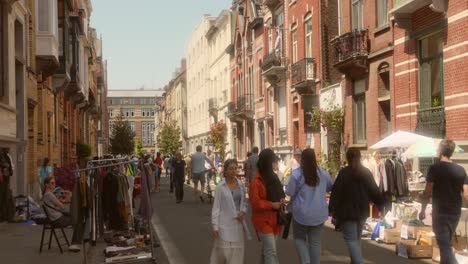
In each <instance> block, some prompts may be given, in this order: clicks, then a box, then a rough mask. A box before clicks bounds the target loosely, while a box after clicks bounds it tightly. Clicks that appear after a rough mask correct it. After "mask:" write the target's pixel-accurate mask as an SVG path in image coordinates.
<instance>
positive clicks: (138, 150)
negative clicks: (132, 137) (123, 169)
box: [135, 138, 143, 157]
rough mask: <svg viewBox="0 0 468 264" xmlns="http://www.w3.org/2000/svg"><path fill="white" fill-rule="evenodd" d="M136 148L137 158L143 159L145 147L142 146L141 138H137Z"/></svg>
mask: <svg viewBox="0 0 468 264" xmlns="http://www.w3.org/2000/svg"><path fill="white" fill-rule="evenodd" d="M135 148H136V150H135V153H136V155H137V157H143V145H142V144H141V140H140V139H139V138H137V140H136V146H135Z"/></svg>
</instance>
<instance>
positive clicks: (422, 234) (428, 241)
mask: <svg viewBox="0 0 468 264" xmlns="http://www.w3.org/2000/svg"><path fill="white" fill-rule="evenodd" d="M418 238H419V239H420V240H421V244H425V245H428V246H433V245H434V243H435V244H437V242H436V240H435V235H434V233H432V232H427V231H419V233H418Z"/></svg>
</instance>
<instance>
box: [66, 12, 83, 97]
mask: <svg viewBox="0 0 468 264" xmlns="http://www.w3.org/2000/svg"><path fill="white" fill-rule="evenodd" d="M70 22H71V25H70V34H69V38H70V42H71V45H70V47H69V48H70V49H71V54H70V55H71V57H70V66H69V67H70V68H69V69H70V70H69V74H70V83H69V84H68V86H67V87H66V89H65V96H66V97H67V98H78V96H76V97H75V94H77V93H79V92H80V91H81V90H82V88H83V79H82V78H81V73H80V36H81V34H82V26H81V24H80V23H81V18H80V17H79V16H70ZM77 101H79V100H77Z"/></svg>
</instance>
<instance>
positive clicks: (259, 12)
mask: <svg viewBox="0 0 468 264" xmlns="http://www.w3.org/2000/svg"><path fill="white" fill-rule="evenodd" d="M255 9H256V10H255V12H254V17H253V18H252V21H251V22H250V24H249V28H250V29H256V28H258V27H261V26H263V17H264V16H265V14H264V12H263V9H262V6H261V5H255Z"/></svg>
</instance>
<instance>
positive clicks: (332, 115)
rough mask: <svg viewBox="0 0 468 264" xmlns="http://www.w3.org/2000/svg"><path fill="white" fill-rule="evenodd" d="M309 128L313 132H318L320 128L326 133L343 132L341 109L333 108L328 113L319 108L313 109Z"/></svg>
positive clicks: (342, 113)
mask: <svg viewBox="0 0 468 264" xmlns="http://www.w3.org/2000/svg"><path fill="white" fill-rule="evenodd" d="M311 127H312V129H314V130H320V128H323V129H324V130H328V131H340V132H341V131H343V127H344V112H343V109H341V108H339V107H337V106H335V107H333V108H332V109H331V110H329V111H324V110H322V109H320V108H319V107H313V108H312V120H311Z"/></svg>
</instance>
